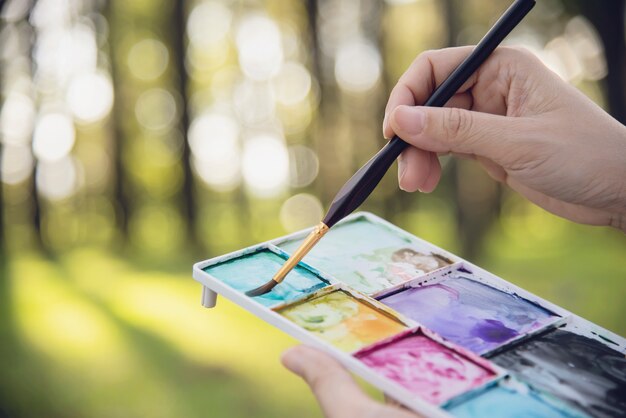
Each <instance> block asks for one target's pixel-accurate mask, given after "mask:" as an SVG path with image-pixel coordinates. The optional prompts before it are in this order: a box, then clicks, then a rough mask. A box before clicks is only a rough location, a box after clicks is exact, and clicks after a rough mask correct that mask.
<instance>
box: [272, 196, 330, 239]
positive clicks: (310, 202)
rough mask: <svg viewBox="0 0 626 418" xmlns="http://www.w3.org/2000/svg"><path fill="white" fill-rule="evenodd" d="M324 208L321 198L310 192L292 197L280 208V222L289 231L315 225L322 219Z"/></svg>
mask: <svg viewBox="0 0 626 418" xmlns="http://www.w3.org/2000/svg"><path fill="white" fill-rule="evenodd" d="M322 215H324V209H323V208H322V204H321V203H320V201H319V199H318V198H317V197H315V196H313V195H310V194H308V193H300V194H297V195H295V196H292V197H290V198H289V199H287V200H286V201H285V203H283V205H282V207H281V208H280V222H281V224H282V225H283V227H284V228H285V229H286V230H287V232H294V231H298V230H300V229H304V228H307V227H309V226H312V225H315V224H316V223H318V222H319V220H320V219H322Z"/></svg>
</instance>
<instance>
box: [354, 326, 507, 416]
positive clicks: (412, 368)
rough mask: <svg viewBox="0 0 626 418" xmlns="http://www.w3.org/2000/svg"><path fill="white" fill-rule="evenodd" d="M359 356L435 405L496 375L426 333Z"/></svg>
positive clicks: (389, 377)
mask: <svg viewBox="0 0 626 418" xmlns="http://www.w3.org/2000/svg"><path fill="white" fill-rule="evenodd" d="M355 356H356V357H357V358H359V359H360V360H361V361H362V362H363V363H365V364H367V365H368V366H369V367H371V368H372V369H375V370H376V371H377V372H378V373H380V374H382V375H384V376H385V377H387V378H388V379H391V380H393V381H395V382H397V383H399V384H400V385H402V386H404V387H405V388H407V389H408V390H409V391H411V392H413V393H415V394H416V395H418V396H419V397H420V398H422V399H424V400H425V401H427V402H430V403H432V404H435V405H439V404H441V403H442V402H445V401H446V400H448V399H450V398H452V397H454V396H456V395H459V394H461V393H463V392H466V391H467V390H470V389H473V388H475V387H477V386H480V385H482V384H483V383H485V382H487V381H488V380H490V379H492V378H494V377H495V376H496V373H495V372H493V371H492V370H489V369H488V368H485V367H483V366H482V365H480V364H478V363H477V362H474V361H472V360H471V359H470V358H468V357H467V356H466V355H464V354H461V353H459V352H456V351H454V350H452V349H450V348H448V347H446V346H444V345H442V344H440V343H438V342H436V341H434V340H432V339H431V338H429V337H427V336H425V335H424V334H423V333H421V332H418V333H411V334H410V335H408V336H403V337H400V338H399V339H395V340H393V341H386V342H384V343H381V344H377V345H375V346H373V347H369V348H367V349H364V350H361V351H360V352H358V353H356V354H355Z"/></svg>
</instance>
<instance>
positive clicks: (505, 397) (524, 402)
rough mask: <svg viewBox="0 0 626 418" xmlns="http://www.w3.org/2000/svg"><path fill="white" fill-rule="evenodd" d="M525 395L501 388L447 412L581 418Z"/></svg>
mask: <svg viewBox="0 0 626 418" xmlns="http://www.w3.org/2000/svg"><path fill="white" fill-rule="evenodd" d="M526 389H527V390H526V393H523V392H521V391H517V390H514V389H510V388H507V387H503V386H496V387H493V388H490V389H487V390H486V391H485V392H483V393H481V394H479V395H478V396H475V397H473V398H471V399H469V400H467V401H465V402H463V403H461V404H460V405H456V406H453V407H450V408H446V409H447V410H448V412H449V413H450V414H451V415H453V416H455V417H459V418H485V417H498V418H580V417H586V415H584V414H582V413H581V412H579V411H575V410H573V409H569V408H568V407H566V406H565V405H562V404H559V403H557V402H556V401H551V400H548V399H547V398H546V396H545V395H543V394H541V393H539V392H537V391H534V390H532V389H529V388H526Z"/></svg>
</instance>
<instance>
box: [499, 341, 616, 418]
mask: <svg viewBox="0 0 626 418" xmlns="http://www.w3.org/2000/svg"><path fill="white" fill-rule="evenodd" d="M491 360H492V361H494V362H495V363H496V364H498V365H500V366H502V367H505V368H507V369H509V370H511V371H512V372H513V373H515V374H516V375H517V376H518V378H519V379H522V380H524V381H526V382H528V383H530V384H531V385H533V386H535V387H536V388H538V389H540V390H542V391H545V392H546V393H549V394H551V395H553V396H555V397H557V398H559V399H562V400H564V401H566V402H568V403H569V404H571V405H573V406H575V407H576V408H578V409H580V410H582V411H585V412H586V413H588V414H589V415H592V416H596V417H616V416H622V417H623V416H626V357H625V356H624V354H622V353H619V352H617V351H615V350H613V349H611V348H609V347H608V346H607V345H606V344H603V343H601V342H599V341H597V340H595V339H592V338H588V337H585V336H582V335H578V334H575V333H572V332H568V331H564V330H561V329H556V330H553V331H550V332H548V333H545V334H543V335H540V336H538V337H536V338H533V339H530V340H527V341H524V342H522V343H520V344H517V345H515V346H513V347H512V348H511V349H509V350H506V351H504V352H502V353H500V354H497V355H496V356H494V357H492V359H491Z"/></svg>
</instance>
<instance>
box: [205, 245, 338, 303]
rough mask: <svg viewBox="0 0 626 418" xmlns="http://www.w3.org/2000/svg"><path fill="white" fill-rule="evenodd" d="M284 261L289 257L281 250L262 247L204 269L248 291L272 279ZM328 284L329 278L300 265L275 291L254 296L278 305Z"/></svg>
mask: <svg viewBox="0 0 626 418" xmlns="http://www.w3.org/2000/svg"><path fill="white" fill-rule="evenodd" d="M284 262H285V258H283V257H281V256H279V255H278V254H276V253H273V252H272V251H270V250H261V251H257V252H255V253H252V254H244V255H242V256H240V257H237V258H234V259H231V260H228V261H224V262H222V263H219V264H216V265H213V266H209V267H207V268H205V269H204V271H205V272H207V273H208V274H210V275H211V276H213V277H215V278H217V279H219V280H220V281H222V282H224V283H226V284H227V285H228V286H230V287H232V288H233V289H235V290H237V291H239V292H241V293H245V292H246V291H248V290H250V289H254V288H255V287H257V286H260V285H262V284H264V283H266V282H267V281H268V280H270V279H271V278H272V276H274V273H276V271H278V269H279V268H280V267H281V266H282V265H283V263H284ZM327 285H328V283H327V282H326V281H324V280H322V279H321V278H320V277H318V276H317V275H315V274H314V273H313V272H311V271H309V270H307V269H305V268H304V267H301V266H297V267H296V268H295V269H293V270H292V271H291V272H290V273H289V274H288V275H287V277H285V279H284V280H283V281H282V283H280V284H278V285H277V286H276V287H274V289H273V290H272V291H271V292H269V293H266V294H264V295H261V296H256V297H253V298H252V299H254V300H255V301H257V302H259V303H261V304H262V305H264V306H267V307H274V306H277V305H279V304H282V303H285V302H291V301H294V300H296V299H298V298H300V297H302V296H305V295H307V294H309V293H312V292H315V291H316V290H318V289H321V288H323V287H325V286H327Z"/></svg>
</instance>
